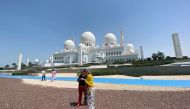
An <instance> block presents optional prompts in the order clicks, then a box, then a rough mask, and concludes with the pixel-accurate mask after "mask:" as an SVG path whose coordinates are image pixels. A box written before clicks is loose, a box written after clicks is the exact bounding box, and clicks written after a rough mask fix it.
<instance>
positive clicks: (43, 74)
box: [42, 69, 46, 81]
mask: <svg viewBox="0 0 190 109" xmlns="http://www.w3.org/2000/svg"><path fill="white" fill-rule="evenodd" d="M42 81H46V71H45V69H43V70H42Z"/></svg>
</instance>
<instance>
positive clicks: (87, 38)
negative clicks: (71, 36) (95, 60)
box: [81, 31, 96, 44]
mask: <svg viewBox="0 0 190 109" xmlns="http://www.w3.org/2000/svg"><path fill="white" fill-rule="evenodd" d="M95 42H96V39H95V36H94V34H93V33H91V32H88V31H87V32H84V33H83V34H82V36H81V43H83V44H89V43H93V44H95Z"/></svg>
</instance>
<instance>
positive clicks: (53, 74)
mask: <svg viewBox="0 0 190 109" xmlns="http://www.w3.org/2000/svg"><path fill="white" fill-rule="evenodd" d="M51 74H52V80H51V81H52V82H53V81H54V80H55V79H56V71H55V70H54V69H53V70H52V72H51Z"/></svg>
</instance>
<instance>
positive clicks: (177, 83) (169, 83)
mask: <svg viewBox="0 0 190 109" xmlns="http://www.w3.org/2000/svg"><path fill="white" fill-rule="evenodd" d="M0 77H2V78H16V79H35V80H41V76H28V75H27V76H20V75H19V76H18V75H7V74H0ZM46 79H47V80H51V77H46ZM56 80H58V81H77V77H56ZM94 82H95V83H110V84H129V85H145V86H165V87H189V88H190V80H148V79H123V78H122V79H120V78H94Z"/></svg>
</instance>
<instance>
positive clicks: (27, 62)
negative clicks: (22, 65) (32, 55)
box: [26, 58, 29, 66]
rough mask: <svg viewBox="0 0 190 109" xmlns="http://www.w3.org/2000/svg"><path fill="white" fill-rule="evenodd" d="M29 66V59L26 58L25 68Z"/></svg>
mask: <svg viewBox="0 0 190 109" xmlns="http://www.w3.org/2000/svg"><path fill="white" fill-rule="evenodd" d="M28 64H29V58H26V66H28Z"/></svg>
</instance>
